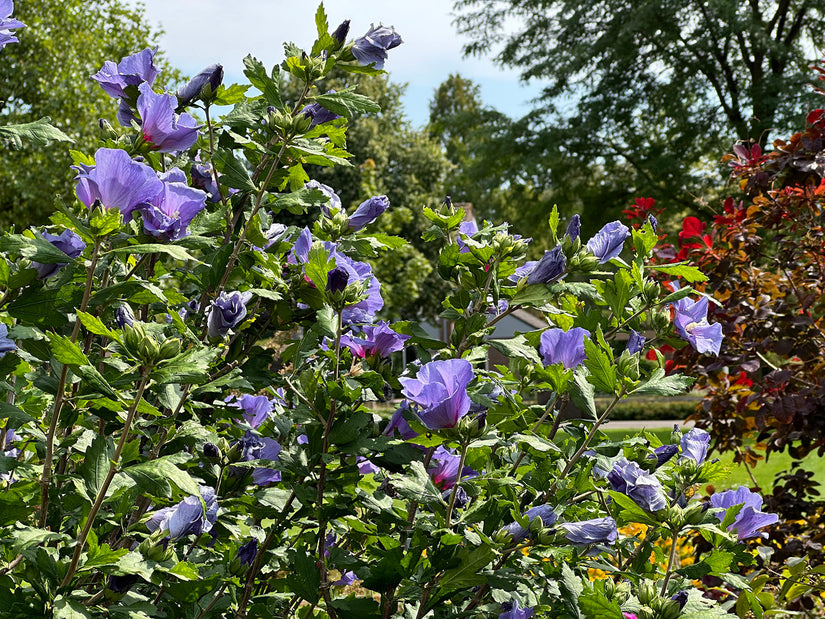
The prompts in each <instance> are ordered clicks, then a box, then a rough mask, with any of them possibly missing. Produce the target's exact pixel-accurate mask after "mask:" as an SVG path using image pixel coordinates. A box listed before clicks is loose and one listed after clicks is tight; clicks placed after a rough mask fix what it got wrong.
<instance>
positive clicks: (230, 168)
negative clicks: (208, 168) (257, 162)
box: [212, 148, 257, 193]
mask: <svg viewBox="0 0 825 619" xmlns="http://www.w3.org/2000/svg"><path fill="white" fill-rule="evenodd" d="M212 160H213V162H214V163H215V168H216V169H217V170H218V172H220V179H221V183H223V184H224V185H226V186H227V187H232V188H233V189H240V190H241V191H247V192H249V193H254V192H256V191H257V187H255V183H253V182H252V179H251V178H250V176H249V170H248V169H247V168H246V166H245V165H244V164H243V163H242V162H241V161H240V160H239V159H237V158H236V157H235V155H234V154H233V153H232V151H231V150H227V149H223V148H220V149H218V150H217V151H215V154H214V155H213V156H212Z"/></svg>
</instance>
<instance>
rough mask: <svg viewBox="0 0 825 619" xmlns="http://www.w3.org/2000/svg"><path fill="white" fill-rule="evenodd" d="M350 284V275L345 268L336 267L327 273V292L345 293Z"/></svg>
mask: <svg viewBox="0 0 825 619" xmlns="http://www.w3.org/2000/svg"><path fill="white" fill-rule="evenodd" d="M348 282H349V273H347V270H346V269H345V268H343V267H335V268H334V269H332V270H331V271H330V272H329V273H327V292H332V293H335V292H343V291H344V290H345V289H346V287H347V283H348Z"/></svg>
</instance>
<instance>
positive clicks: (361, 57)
mask: <svg viewBox="0 0 825 619" xmlns="http://www.w3.org/2000/svg"><path fill="white" fill-rule="evenodd" d="M403 42H404V41H402V40H401V37H400V36H399V35H398V33H397V32H396V31H395V28H393V27H392V26H384V25H383V24H380V25H379V26H378V27H377V28H376V27H375V25H374V24H373V25H370V29H369V30H368V31H367V34H365V35H364V36H362V37H361V38H360V39H356V40H355V42H353V44H352V48H351V51H352V55H353V56H355V59H356V60H357V61H358V64H360V65H363V66H365V67H366V66H369V65H371V64H375V68H376V69H383V68H384V61H385V60H386V59H387V51H388V50H391V49H393V48H394V47H398V46H399V45H401V43H403Z"/></svg>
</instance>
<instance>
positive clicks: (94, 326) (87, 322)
mask: <svg viewBox="0 0 825 619" xmlns="http://www.w3.org/2000/svg"><path fill="white" fill-rule="evenodd" d="M77 317H78V319H79V320H80V322H81V324H82V325H83V326H84V327H86V330H87V331H88V332H89V333H94V334H95V335H104V336H106V337H108V338H109V339H112V340H117V341H120V336H119V335H118V333H117V331H115V330H113V329H110V328H109V327H107V326H106V325H105V324H103V321H102V320H100V318H98V317H97V316H92V315H91V314H87V313H86V312H80V311H78V312H77Z"/></svg>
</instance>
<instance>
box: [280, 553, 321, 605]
mask: <svg viewBox="0 0 825 619" xmlns="http://www.w3.org/2000/svg"><path fill="white" fill-rule="evenodd" d="M290 559H291V561H290V563H291V564H292V570H291V573H290V574H289V576H287V578H286V580H287V583H289V587H290V589H292V591H294V592H295V593H297V594H298V595H300V596H301V597H302V598H304V599H305V600H306V601H307V602H309V603H310V604H315V603H317V602H318V598H319V595H318V592H319V591H320V589H321V574H320V572H319V570H318V567H317V566H316V565H315V557H314V556H313V555H309V554H306V553H305V552H303V551H301V550H298V551H295V552H292V553H291V556H290Z"/></svg>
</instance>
